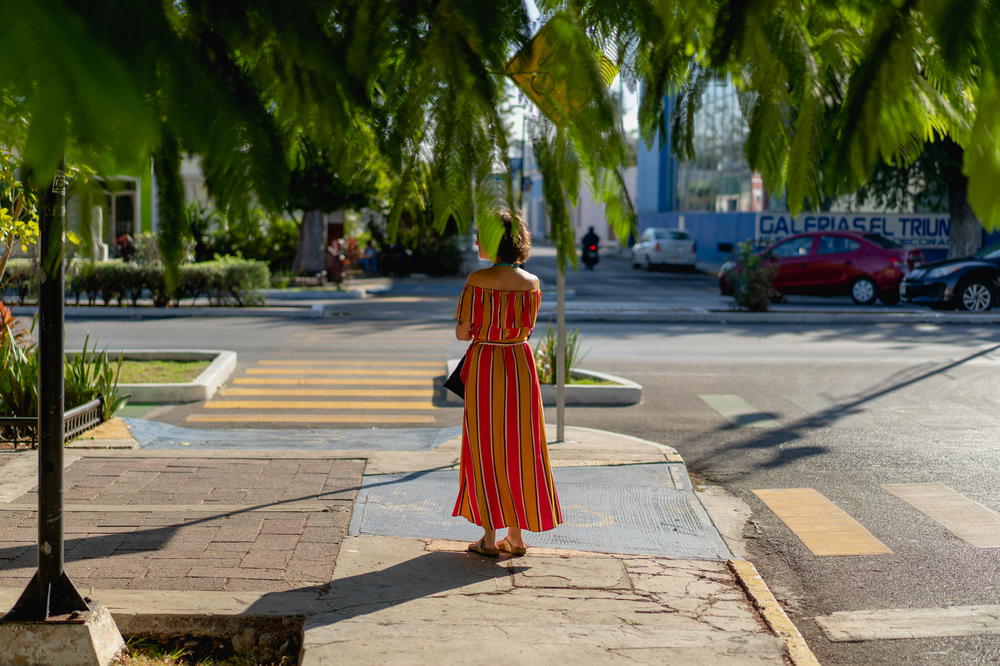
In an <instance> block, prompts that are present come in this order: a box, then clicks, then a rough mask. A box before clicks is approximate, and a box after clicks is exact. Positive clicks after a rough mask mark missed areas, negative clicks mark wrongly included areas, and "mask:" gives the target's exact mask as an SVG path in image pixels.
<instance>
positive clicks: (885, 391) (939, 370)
mask: <svg viewBox="0 0 1000 666" xmlns="http://www.w3.org/2000/svg"><path fill="white" fill-rule="evenodd" d="M998 350H1000V344H997V345H994V346H992V347H989V348H987V349H983V350H981V351H978V352H975V353H973V354H969V355H967V356H965V357H963V358H960V359H958V360H956V361H952V362H950V363H946V364H944V365H939V366H936V367H932V368H930V369H928V370H925V371H922V372H919V373H918V374H916V375H914V376H911V377H905V378H904V377H897V378H895V379H893V380H891V381H890V382H888V383H887V384H886V385H882V386H878V387H874V388H872V389H870V390H867V391H863V392H861V393H858V394H856V395H855V396H854V397H852V398H849V399H847V400H845V401H843V402H840V403H837V404H833V405H830V406H829V407H827V408H826V409H823V410H821V411H818V412H816V413H814V414H810V415H808V416H805V417H802V418H800V419H797V420H795V421H793V422H792V423H790V424H788V425H786V426H783V427H781V428H777V429H774V430H771V431H766V432H763V433H761V434H759V435H758V434H755V435H754V436H751V437H745V438H742V439H740V440H738V441H735V442H729V443H727V444H725V445H723V446H716V447H713V449H712V450H711V452H710V453H708V454H707V455H706V456H705V458H706V459H714V458H720V457H723V456H727V455H732V453H733V452H734V451H747V450H754V449H768V450H772V451H773V455H772V457H771V459H770V460H767V461H765V462H762V463H758V464H756V465H754V466H753V467H751V468H748V471H746V472H743V473H742V474H740V476H748V475H749V474H751V473H752V469H754V468H756V469H775V468H778V467H783V466H785V465H789V464H792V463H794V462H797V461H800V460H803V459H806V458H810V457H815V456H819V455H822V454H824V453H827V452H828V451H829V447H826V446H796V447H788V446H787V445H789V444H792V443H794V442H796V441H798V440H800V439H802V438H803V437H804V436H805V434H806V432H807V431H809V430H815V429H817V428H822V427H825V426H828V425H830V424H832V423H835V422H836V421H838V420H839V419H841V418H844V417H847V416H852V415H857V414H861V413H863V412H864V409H863V408H864V407H865V406H866V405H868V404H869V403H871V402H873V401H874V400H877V399H879V398H882V397H885V396H888V395H891V394H893V393H897V392H899V391H902V390H904V389H906V388H909V387H912V386H914V385H916V384H918V383H920V382H923V381H926V380H928V379H931V378H932V377H937V376H944V375H947V373H948V372H949V371H951V370H954V369H955V368H957V367H959V366H962V365H964V364H966V363H969V362H970V361H973V360H975V359H978V358H982V357H985V356H988V355H990V354H992V353H994V352H996V351H998ZM778 416H780V415H777V414H773V413H769V412H757V413H754V414H747V415H744V416H743V417H741V422H739V423H728V424H725V425H722V426H719V427H717V428H714V429H713V430H712V431H710V432H707V433H703V434H701V435H699V436H697V437H695V438H693V439H690V440H689V442H688V443H689V444H691V445H700V444H703V443H704V442H706V441H710V440H712V439H714V438H715V437H716V436H718V435H719V434H721V433H724V432H733V431H736V430H738V427H739V426H740V425H746V424H747V423H752V422H757V421H761V420H763V419H765V418H777V417H778ZM680 446H681V447H683V446H684V445H683V444H681V445H680ZM703 467H704V463H699V464H698V465H697V466H696V469H698V468H703Z"/></svg>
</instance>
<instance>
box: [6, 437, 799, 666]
mask: <svg viewBox="0 0 1000 666" xmlns="http://www.w3.org/2000/svg"><path fill="white" fill-rule="evenodd" d="M243 432H244V435H243V436H244V437H246V436H249V435H247V434H246V433H247V432H248V431H243ZM367 432H369V433H371V436H372V437H375V438H377V436H378V432H377V431H367ZM187 434H188V435H189V436H190V435H191V433H190V432H189V433H187ZM103 435H104V436H103V437H101V438H100V439H99V440H93V444H92V445H98V446H109V445H114V446H123V447H137V446H139V445H140V444H141V442H129V441H128V437H127V436H125V435H123V432H122V430H121V428H116V429H113V430H112V432H105V433H103ZM446 437H447V439H445V438H446ZM192 439H193V440H194V441H190V442H186V443H180V442H178V443H176V446H175V447H172V448H158V449H149V450H145V449H142V448H120V449H86V448H82V449H81V448H75V449H74V450H71V451H67V456H66V516H67V517H66V539H67V542H66V543H67V552H66V559H67V565H66V567H67V571H68V573H69V574H70V576H71V577H72V578H73V580H74V582H75V583H76V584H77V586H78V588H80V589H81V591H82V592H83V593H84V594H87V595H88V596H91V597H92V598H94V599H96V600H99V601H101V602H103V603H105V604H106V605H108V606H109V607H110V609H111V610H112V612H113V613H114V614H115V617H116V620H118V621H119V625H120V626H123V627H127V629H125V630H126V631H141V630H142V629H143V627H144V626H146V625H145V624H144V623H149V622H152V621H153V620H152V619H151V618H156V626H158V627H160V628H162V627H163V623H164V622H166V623H167V624H169V623H170V622H173V623H175V624H176V626H178V627H186V631H188V632H190V631H195V630H197V625H195V626H192V621H191V617H192V616H195V615H197V616H213V617H214V618H215V619H219V618H224V619H227V620H230V621H236V620H241V621H245V620H246V618H248V617H258V616H281V617H290V616H295V617H298V618H302V622H303V624H302V626H303V633H302V635H301V638H300V641H301V645H302V662H301V663H303V664H314V665H315V664H332V663H341V662H343V661H344V660H345V659H346V660H347V662H348V663H389V664H393V663H426V662H431V661H433V662H439V663H452V662H458V661H477V660H482V659H483V658H484V655H490V660H491V661H493V660H497V659H499V660H500V661H501V662H503V663H506V662H513V661H515V660H517V661H521V662H527V663H539V662H542V661H551V660H554V659H561V660H566V659H570V660H572V659H574V658H575V659H578V660H582V659H586V660H587V662H588V663H590V662H594V663H624V662H626V661H628V662H639V663H654V662H656V663H663V662H668V663H684V664H701V663H704V664H709V663H711V664H718V663H723V664H748V663H768V664H783V663H787V661H786V659H788V660H791V661H792V662H793V663H801V664H806V663H814V662H813V661H812V657H811V653H810V652H809V651H808V648H807V647H805V644H804V643H803V642H802V641H801V638H800V637H799V636H798V632H797V631H796V630H795V628H794V627H793V626H792V625H791V623H790V622H788V620H787V618H786V617H785V616H784V613H783V612H782V611H781V609H780V607H779V606H778V604H777V603H776V602H775V601H774V599H773V597H772V596H771V595H770V593H769V592H768V591H767V588H766V586H765V585H763V583H762V581H760V579H759V577H757V576H756V573H755V572H754V571H753V567H752V565H750V564H749V563H746V562H742V561H739V560H735V559H733V558H732V556H731V555H730V554H729V552H728V550H727V549H726V548H725V546H724V545H718V544H721V540H720V539H719V536H718V533H717V531H716V530H715V528H714V526H713V525H712V523H711V521H710V520H709V519H708V515H707V514H706V513H705V511H704V508H702V507H701V503H700V501H699V500H698V499H697V497H696V496H695V495H694V492H693V490H692V489H691V486H690V483H689V482H688V480H687V473H686V469H685V468H684V464H683V461H682V460H681V459H680V458H679V456H677V453H676V451H674V450H673V449H671V448H670V447H667V446H664V445H658V444H655V443H652V442H646V441H643V440H638V439H635V438H631V437H626V436H622V435H617V434H614V433H610V432H606V431H599V430H589V429H581V428H569V429H568V430H567V441H566V442H561V443H557V444H553V445H552V446H551V451H552V457H553V462H554V464H555V465H556V466H557V470H556V481H557V483H561V481H560V478H561V476H560V475H561V474H562V475H563V476H564V477H565V478H567V479H568V478H569V477H568V476H566V475H567V474H570V473H579V470H581V469H583V470H587V469H590V470H593V473H598V472H600V473H604V474H613V473H615V472H616V471H618V472H620V473H621V476H620V477H619V479H620V480H621V481H620V482H621V484H623V485H632V482H630V481H628V479H629V478H630V477H629V476H628V474H647V476H648V475H649V474H650V473H651V471H657V470H659V472H661V473H659V475H658V476H656V477H652V476H650V477H649V478H657V479H661V480H660V481H656V483H660V484H662V485H663V486H664V489H665V490H664V492H665V491H666V490H669V492H671V493H675V494H677V495H678V496H686V497H687V498H689V499H688V507H689V509H688V510H689V511H690V512H691V515H692V516H693V519H692V520H693V522H691V523H690V525H689V527H688V528H687V529H688V530H689V531H690V532H691V533H692V534H690V535H688V536H695V537H698V538H701V539H702V542H703V545H702V546H698V547H706V546H704V544H708V545H709V546H711V548H712V549H714V550H711V551H710V553H709V554H707V555H703V556H699V557H690V556H686V557H685V556H681V555H682V553H681V551H673V552H671V550H670V549H671V548H672V547H671V546H670V545H669V544H670V543H671V542H670V541H669V540H668V541H666V542H664V543H666V544H667V545H666V546H663V548H664V549H663V550H661V551H659V552H656V553H654V554H648V553H647V554H639V553H637V552H636V551H637V550H639V548H638V545H639V544H630V543H625V544H624V545H623V547H621V548H618V549H617V550H618V551H619V552H597V551H598V550H600V549H599V548H589V549H587V550H582V549H576V550H572V549H568V548H566V547H559V548H552V547H545V548H543V547H541V546H540V544H541V543H544V541H543V540H542V539H541V538H538V539H535V540H534V541H531V539H530V537H531V536H533V535H530V534H529V535H528V536H529V544H533V547H532V548H531V549H530V550H529V553H528V555H527V556H526V557H523V558H514V559H506V558H501V559H500V560H489V559H485V558H481V557H479V556H476V555H472V554H469V553H467V552H465V541H459V540H456V539H447V538H436V537H435V535H434V534H433V533H429V534H425V535H423V536H419V537H415V536H405V535H401V534H389V533H384V531H383V532H380V533H373V531H372V530H369V529H367V527H366V523H365V521H364V519H363V517H360V518H359V513H358V512H359V509H358V507H357V506H356V502H355V499H356V498H357V497H358V496H359V492H361V493H366V492H367V493H368V496H369V497H370V496H371V489H372V488H382V489H390V490H391V491H392V492H390V493H387V494H384V497H383V501H384V502H387V503H388V504H387V505H392V502H393V501H396V500H393V499H392V498H393V497H396V498H398V502H397V504H396V505H395V506H397V508H400V509H401V510H403V509H405V508H406V507H409V508H410V509H412V507H410V505H409V504H408V502H409V501H410V500H409V499H408V498H407V494H406V489H407V488H408V487H415V486H411V485H409V484H411V482H413V481H414V480H417V479H420V478H423V477H426V476H428V475H431V474H433V473H447V474H454V470H455V469H456V465H457V459H458V442H457V438H456V437H455V436H454V433H452V432H448V431H447V429H442V430H441V431H440V437H439V439H440V440H441V441H438V442H436V443H433V444H432V445H431V446H420V447H410V450H405V449H403V448H397V449H395V450H386V449H378V450H373V449H372V448H356V449H351V448H339V449H338V448H330V449H328V450H315V449H313V450H294V449H283V450H261V449H245V450H239V449H224V450H223V449H199V448H197V447H198V446H199V442H198V441H197V440H196V439H194V437H192ZM115 442H117V443H115ZM86 445H87V444H86V443H85V442H81V443H80V444H79V445H78V446H86ZM350 445H351V444H350V443H349V442H346V443H345V446H350ZM34 464H35V456H34V454H33V453H31V452H21V453H17V454H13V453H11V454H6V455H4V456H2V457H0V470H2V472H3V474H0V607H4V608H6V607H9V606H10V605H11V604H12V603H13V601H14V599H15V598H16V596H17V595H18V594H19V593H20V591H21V590H22V589H23V586H24V585H25V584H26V583H27V580H28V577H29V576H30V575H31V573H32V572H33V566H34V564H33V562H34V556H35V554H34V547H33V544H32V542H33V540H34V535H35V532H34V530H35V527H34V523H35V511H34V502H35V501H36V496H35V494H34V490H33V486H34ZM609 478H611V477H609ZM635 478H638V477H635ZM644 483H647V484H649V483H652V482H649V481H647V482H644ZM570 485H572V484H570V483H568V482H567V484H566V492H565V494H566V496H567V497H569V496H570V495H571V494H572V493H571V490H570ZM650 497H652V496H650ZM564 501H568V500H564ZM588 501H589V502H590V505H589V506H586V507H580V508H581V509H585V510H586V511H585V512H581V511H579V510H577V509H576V508H574V507H566V508H567V518H568V524H567V525H566V527H565V528H563V529H562V530H558V529H557V530H555V531H554V532H552V533H547V534H551V535H558V534H559V533H560V531H562V532H563V533H565V534H567V535H571V534H572V533H573V530H574V529H576V530H579V529H581V528H587V529H592V530H593V529H596V530H598V532H600V530H601V529H602V526H601V524H600V521H598V522H597V523H596V524H585V525H579V524H576V525H574V524H572V523H574V522H576V523H580V522H581V521H583V522H586V520H587V519H586V516H591V517H592V516H593V515H597V514H601V515H604V516H621V515H622V512H621V511H615V510H613V508H612V507H610V506H608V505H609V504H611V503H613V502H614V501H616V500H615V495H614V493H613V492H598V493H595V494H593V495H592V496H591V498H590V499H589V500H588ZM390 508H391V506H390ZM434 510H435V511H437V509H436V508H435V509H434ZM417 513H419V511H417ZM446 513H450V511H448V512H446ZM631 513H633V514H640V515H636V516H634V518H635V519H636V520H638V521H641V520H642V518H643V515H644V514H647V513H648V512H647V511H643V510H642V507H641V506H640V507H639V510H635V511H632V512H631ZM352 515H353V520H352ZM413 515H416V513H415V514H413ZM581 516H584V518H581ZM404 518H405V515H404ZM440 518H441V520H442V521H450V522H452V523H454V524H458V525H461V526H463V528H464V529H466V530H467V531H468V538H469V540H472V539H474V538H475V534H476V528H475V527H474V526H472V525H470V524H468V523H466V522H465V521H463V520H461V519H451V518H450V517H448V516H447V515H444V516H441V517H440ZM616 519H617V518H616ZM623 520H624V519H623ZM603 527H606V528H608V534H610V533H611V528H612V527H613V526H612V525H604V526H603ZM623 529H624V528H623ZM664 529H665V530H666V531H668V532H669V531H670V528H669V527H665V528H664V527H661V530H664ZM463 534H464V533H463ZM537 536H538V537H542V536H543V535H537ZM463 538H464V537H463ZM712 544H715V545H712ZM604 550H609V549H607V548H605V549H604ZM711 553H714V554H711ZM215 624H216V625H218V623H215ZM210 625H212V623H211V622H207V623H205V626H206V627H207V626H210ZM223 625H224V626H228V627H230V628H229V629H228V631H234V629H232V627H233V626H234V625H233V624H232V622H230V623H229V624H228V625H226V624H225V623H223ZM235 626H239V625H235ZM248 631H250V635H251V639H253V636H254V634H253V631H251V630H248ZM239 635H240V636H243V638H244V639H245V638H246V636H244V635H243V633H240V634H239ZM263 636H265V634H260V636H259V637H258V638H260V640H261V641H263V640H264V639H263V638H261V637H263ZM242 644H243V645H244V647H249V648H250V649H254V646H255V645H257V646H258V647H260V645H262V643H260V644H257V643H254V640H250V639H248V640H243V642H242ZM298 644H299V643H298V642H294V641H293V642H291V643H289V645H291V646H293V647H295V648H296V649H297V646H298ZM285 647H286V649H292V648H289V647H288V646H285ZM261 649H263V648H261ZM268 649H272V650H273V647H272V648H268Z"/></svg>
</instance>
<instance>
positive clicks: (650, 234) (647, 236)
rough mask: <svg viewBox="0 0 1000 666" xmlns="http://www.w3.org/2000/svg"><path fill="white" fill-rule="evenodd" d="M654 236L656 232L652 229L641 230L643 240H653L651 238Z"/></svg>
mask: <svg viewBox="0 0 1000 666" xmlns="http://www.w3.org/2000/svg"><path fill="white" fill-rule="evenodd" d="M655 237H656V232H655V231H654V230H653V229H646V230H645V231H643V232H642V240H643V241H650V240H653V238H655Z"/></svg>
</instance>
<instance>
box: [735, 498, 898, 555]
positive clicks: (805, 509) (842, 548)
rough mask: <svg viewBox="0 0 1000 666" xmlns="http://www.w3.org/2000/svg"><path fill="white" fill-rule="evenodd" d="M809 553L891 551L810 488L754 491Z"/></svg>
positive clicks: (868, 553)
mask: <svg viewBox="0 0 1000 666" xmlns="http://www.w3.org/2000/svg"><path fill="white" fill-rule="evenodd" d="M753 494H754V495H756V496H757V497H759V498H760V500H761V501H762V502H764V504H766V505H767V508H769V509H770V510H771V511H773V512H774V514H775V515H776V516H777V517H778V518H780V519H781V521H782V522H783V523H785V525H787V526H788V529H790V530H791V531H792V532H793V533H794V534H795V536H797V537H798V538H799V540H800V541H801V542H802V543H803V544H804V545H805V547H806V548H808V549H809V550H810V551H812V554H813V555H818V556H833V555H884V554H889V553H892V551H891V550H890V549H889V548H888V547H887V546H886V545H885V544H884V543H882V542H881V541H879V540H878V539H876V538H875V537H874V536H873V535H872V533H871V532H869V531H868V530H866V529H865V528H864V526H863V525H861V523H859V522H858V521H856V520H854V519H853V518H851V516H849V515H848V514H847V512H845V511H844V510H843V509H841V508H840V507H839V506H837V505H836V504H834V503H833V502H831V501H830V500H828V499H827V498H826V497H825V496H824V495H823V494H822V493H820V492H819V491H817V490H815V489H813V488H772V489H763V490H754V491H753Z"/></svg>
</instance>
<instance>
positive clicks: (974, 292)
mask: <svg viewBox="0 0 1000 666" xmlns="http://www.w3.org/2000/svg"><path fill="white" fill-rule="evenodd" d="M958 304H959V306H960V307H961V308H962V309H963V310H968V311H969V312H988V311H989V310H990V308H992V307H993V288H992V287H991V286H990V285H989V284H987V283H985V282H983V281H982V280H973V281H971V282H968V283H966V284H965V285H964V286H963V287H962V289H961V290H960V291H959V292H958Z"/></svg>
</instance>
